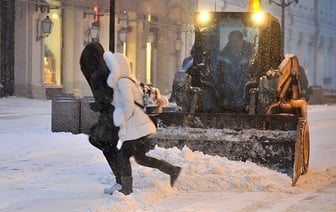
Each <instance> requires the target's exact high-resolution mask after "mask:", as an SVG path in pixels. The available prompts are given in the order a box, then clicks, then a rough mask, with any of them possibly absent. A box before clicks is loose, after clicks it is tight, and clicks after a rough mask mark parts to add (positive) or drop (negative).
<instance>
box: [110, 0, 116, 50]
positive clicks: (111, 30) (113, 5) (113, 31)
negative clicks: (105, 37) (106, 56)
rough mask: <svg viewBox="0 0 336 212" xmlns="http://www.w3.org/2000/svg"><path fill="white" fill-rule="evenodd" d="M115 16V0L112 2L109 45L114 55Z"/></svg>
mask: <svg viewBox="0 0 336 212" xmlns="http://www.w3.org/2000/svg"><path fill="white" fill-rule="evenodd" d="M114 14H115V0H110V44H109V50H110V51H111V52H113V53H114V33H115V29H114V28H115V23H114Z"/></svg>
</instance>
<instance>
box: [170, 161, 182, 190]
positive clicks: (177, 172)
mask: <svg viewBox="0 0 336 212" xmlns="http://www.w3.org/2000/svg"><path fill="white" fill-rule="evenodd" d="M180 172H181V167H179V166H175V167H174V168H173V171H172V172H171V173H170V174H169V175H170V186H171V187H173V186H174V184H175V182H176V180H177V178H178V176H179V175H180Z"/></svg>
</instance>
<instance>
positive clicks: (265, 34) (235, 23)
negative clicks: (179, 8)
mask: <svg viewBox="0 0 336 212" xmlns="http://www.w3.org/2000/svg"><path fill="white" fill-rule="evenodd" d="M281 42H282V41H281V29H280V24H279V21H278V19H277V18H276V17H274V16H272V15H271V14H269V13H258V14H257V13H252V12H209V13H200V12H197V13H195V43H194V46H193V51H192V55H191V59H190V61H189V62H187V63H186V64H187V65H186V66H185V67H183V68H182V69H181V70H179V71H178V72H177V73H176V74H175V78H174V82H173V90H172V96H171V100H173V101H174V102H176V105H177V107H176V108H177V109H176V108H172V107H171V108H165V110H164V112H162V113H160V114H152V116H151V117H152V119H153V121H154V122H155V123H157V126H158V132H157V134H156V135H155V136H152V137H150V138H148V139H150V140H151V142H152V143H153V144H157V145H158V146H161V147H165V148H170V147H178V148H183V147H184V146H187V147H189V148H190V149H191V150H193V151H201V152H203V153H205V154H210V155H218V156H222V157H227V158H228V159H231V160H237V161H252V162H254V163H257V164H258V165H261V166H264V167H268V168H270V169H273V170H276V171H279V172H282V173H286V174H288V175H289V176H290V177H292V185H293V186H294V185H295V184H296V182H297V180H298V178H299V177H300V176H301V175H303V174H305V173H306V172H307V171H308V165H309V142H310V141H309V127H308V121H307V102H306V101H305V99H304V98H303V91H302V88H301V83H300V72H299V63H298V59H297V57H296V56H295V55H290V54H287V55H284V54H283V50H282V44H281ZM188 64H189V65H188Z"/></svg>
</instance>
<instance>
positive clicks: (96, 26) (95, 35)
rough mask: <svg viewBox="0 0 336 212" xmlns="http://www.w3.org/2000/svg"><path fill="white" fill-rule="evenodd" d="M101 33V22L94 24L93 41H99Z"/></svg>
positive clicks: (92, 30)
mask: <svg viewBox="0 0 336 212" xmlns="http://www.w3.org/2000/svg"><path fill="white" fill-rule="evenodd" d="M99 31H100V28H99V22H98V21H95V22H93V23H92V26H91V29H90V34H91V39H92V41H99Z"/></svg>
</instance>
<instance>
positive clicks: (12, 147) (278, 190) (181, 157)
mask: <svg viewBox="0 0 336 212" xmlns="http://www.w3.org/2000/svg"><path fill="white" fill-rule="evenodd" d="M308 116H309V122H310V135H311V154H310V156H311V157H310V168H309V171H308V173H307V175H305V176H302V177H301V178H300V180H299V181H298V183H297V186H296V187H292V186H291V185H290V184H291V179H290V178H289V177H288V176H287V175H284V174H281V173H278V172H275V171H272V170H269V169H266V168H263V167H259V166H256V165H255V164H253V163H250V162H246V163H244V162H236V161H229V160H227V159H226V158H220V157H213V156H209V155H204V154H202V153H199V152H191V151H190V150H189V149H188V148H184V149H183V150H178V149H175V148H174V149H168V150H166V149H161V148H155V149H154V150H152V151H151V152H149V154H151V155H152V156H154V157H158V158H163V159H165V160H167V161H169V162H172V163H173V164H178V165H180V166H182V167H183V170H182V173H181V176H180V178H179V179H178V182H177V184H176V187H175V188H170V186H169V178H168V176H166V175H164V174H162V173H161V172H159V171H157V170H153V169H150V168H145V167H142V166H139V165H137V164H136V163H135V162H134V161H132V164H133V177H134V189H133V190H134V193H132V194H131V195H129V196H124V195H122V194H121V193H119V192H116V193H115V194H113V195H112V196H111V195H106V194H104V193H103V189H104V188H105V187H108V186H109V185H110V184H112V183H113V182H114V177H113V176H112V175H111V171H110V170H109V167H108V165H107V163H106V161H105V159H104V157H103V155H102V153H101V152H100V151H98V150H97V149H95V148H94V147H93V146H91V145H90V144H89V142H88V140H87V136H86V135H83V134H80V135H72V134H71V133H52V132H51V101H50V100H33V99H27V98H16V97H9V98H0V211H336V159H335V155H336V131H335V129H336V105H314V106H309V111H308Z"/></svg>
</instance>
